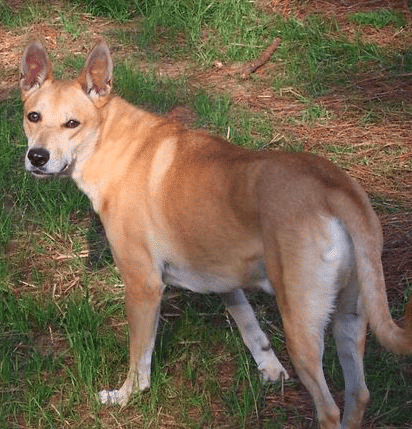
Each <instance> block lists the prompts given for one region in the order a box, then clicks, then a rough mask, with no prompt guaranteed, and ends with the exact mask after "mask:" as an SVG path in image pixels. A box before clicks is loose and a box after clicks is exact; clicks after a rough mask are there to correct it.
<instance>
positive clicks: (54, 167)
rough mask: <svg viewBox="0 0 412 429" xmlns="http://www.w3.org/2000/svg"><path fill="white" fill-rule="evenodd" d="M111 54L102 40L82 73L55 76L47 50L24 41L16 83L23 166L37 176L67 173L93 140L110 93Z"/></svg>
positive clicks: (86, 151) (92, 143) (88, 151)
mask: <svg viewBox="0 0 412 429" xmlns="http://www.w3.org/2000/svg"><path fill="white" fill-rule="evenodd" d="M112 69H113V65H112V60H111V57H110V52H109V48H108V46H107V44H106V43H105V42H104V41H100V42H99V43H98V44H97V45H96V46H95V47H94V48H93V50H92V51H91V52H90V54H89V56H88V58H87V60H86V64H85V67H84V69H83V71H82V72H81V74H80V76H79V77H78V78H77V79H74V80H55V79H53V75H52V65H51V62H50V60H49V57H48V55H47V52H46V50H45V49H44V47H43V46H42V45H41V43H39V42H37V41H33V42H31V43H29V44H28V46H27V47H26V49H25V51H24V55H23V59H22V62H21V76H20V88H21V94H22V99H23V103H24V130H25V133H26V136H27V139H28V150H27V153H26V160H25V165H26V169H27V170H28V171H30V172H31V173H32V174H33V175H35V176H38V177H46V176H56V175H71V174H72V172H73V171H74V169H75V166H76V163H78V162H79V161H81V160H82V159H84V158H85V157H87V155H88V154H90V152H91V151H93V149H94V146H95V144H96V142H97V139H98V135H99V125H100V122H101V119H100V113H99V109H100V108H101V107H102V106H103V105H104V104H106V102H107V101H108V99H109V95H110V91H111V86H112Z"/></svg>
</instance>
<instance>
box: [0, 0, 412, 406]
mask: <svg viewBox="0 0 412 429" xmlns="http://www.w3.org/2000/svg"><path fill="white" fill-rule="evenodd" d="M9 3H13V5H14V6H15V7H18V6H19V2H18V1H14V2H9ZM259 4H260V6H261V7H265V8H268V9H271V10H273V11H275V12H277V13H281V14H282V15H283V16H285V17H288V16H289V15H290V14H291V13H293V14H294V15H295V16H298V17H304V16H305V15H306V14H308V13H326V14H335V15H336V19H337V21H338V22H339V25H340V26H341V28H343V29H344V31H346V32H347V34H348V36H349V37H356V34H355V30H354V29H353V26H352V25H351V24H350V23H349V21H348V19H347V15H348V14H349V13H353V12H354V11H356V10H367V9H368V8H378V7H388V6H392V7H394V8H396V9H398V10H400V11H401V12H402V13H403V14H404V17H405V20H406V22H407V25H406V26H405V27H404V28H403V29H402V30H398V29H394V28H392V27H383V28H382V29H380V30H377V29H374V28H366V29H364V30H363V33H362V37H363V38H364V40H365V41H370V42H374V43H377V44H379V45H381V46H400V47H402V46H408V45H410V41H411V36H412V28H411V26H412V17H411V14H410V11H409V9H408V5H407V2H406V0H405V1H395V0H392V1H381V0H377V1H365V0H360V1H357V2H356V3H354V2H349V1H346V0H340V1H338V0H314V1H310V2H291V1H290V0H260V1H259ZM58 19H59V18H57V17H56V18H52V19H50V20H49V21H48V22H47V23H46V22H39V23H37V24H34V25H32V26H31V27H30V28H28V29H27V32H25V34H22V33H21V32H19V31H13V30H6V29H4V28H2V27H1V26H0V69H1V70H2V72H1V74H0V101H1V100H4V99H6V98H7V97H10V96H11V94H12V93H13V91H15V89H16V88H17V84H18V68H19V61H20V57H21V54H22V50H23V48H24V45H25V43H26V42H27V38H28V36H27V34H38V35H40V36H41V37H42V38H43V40H44V41H45V42H46V45H47V49H48V51H49V52H51V53H52V54H53V55H54V57H55V58H59V56H61V55H62V54H61V53H60V52H61V47H62V45H63V44H64V49H65V52H67V51H70V52H71V53H73V54H74V55H80V56H84V55H85V53H86V52H87V51H88V49H89V47H90V46H91V44H92V41H93V40H94V39H96V38H97V37H98V36H99V35H102V34H107V33H108V32H109V30H110V29H112V28H115V27H116V25H118V24H115V23H113V22H109V21H107V20H104V19H101V18H93V17H91V16H89V15H84V16H83V17H82V19H83V20H84V24H85V25H86V26H87V28H88V32H87V34H81V35H77V36H76V37H73V35H71V34H69V33H67V34H62V33H61V32H60V31H58V30H57V29H56V28H57V26H56V25H54V24H56V20H58ZM122 25H123V26H124V24H122ZM126 25H127V24H126ZM130 49H131V48H130V46H128V47H122V46H121V45H120V44H119V43H117V44H116V46H115V58H116V57H118V58H122V57H126V56H127V55H128V54H129V53H130ZM142 67H144V63H143V62H142ZM241 67H242V65H239V64H236V65H225V64H214V66H213V67H211V68H209V69H207V70H204V69H203V70H201V71H198V70H194V69H193V68H192V67H190V65H189V64H188V63H187V62H185V61H182V62H181V63H170V62H169V61H167V60H165V61H159V62H158V64H157V72H158V73H159V74H160V75H161V74H163V75H167V76H168V77H172V78H177V77H179V76H181V74H182V73H185V74H186V75H187V76H188V83H189V85H191V86H192V87H193V88H200V87H203V88H205V89H207V90H208V91H215V92H225V94H228V93H229V94H230V95H231V98H232V100H233V102H234V103H238V104H240V105H243V106H247V107H248V108H250V109H251V110H252V111H262V110H263V111H265V112H268V114H269V115H270V116H271V117H273V118H275V119H276V130H277V133H276V135H275V136H274V138H273V141H272V142H270V144H272V145H273V144H275V143H281V144H282V142H284V141H285V142H289V141H291V140H296V141H298V142H300V143H301V144H302V145H303V148H304V149H305V150H314V149H315V150H316V151H317V152H318V153H320V154H324V153H325V147H326V146H328V147H331V146H336V147H337V148H344V147H347V146H348V145H350V146H351V147H355V148H356V156H361V157H365V158H368V159H370V160H371V162H370V163H369V164H367V165H361V164H359V163H353V162H352V159H351V155H350V154H348V153H346V152H345V150H341V151H337V155H336V156H342V157H344V158H345V160H346V161H347V167H346V169H347V170H348V172H349V173H350V174H351V175H352V176H353V177H355V178H356V179H357V180H359V182H360V183H361V184H362V185H363V186H364V187H365V188H366V189H367V191H368V192H369V193H371V194H374V195H381V196H382V197H383V198H384V199H385V201H386V202H385V203H384V206H385V207H382V205H379V209H380V214H379V216H380V218H381V221H382V225H383V231H384V239H385V246H384V252H383V263H384V269H385V275H386V280H387V287H388V297H389V301H390V303H392V304H396V303H399V302H401V300H402V299H403V293H404V292H403V291H404V288H405V284H406V283H407V282H409V284H410V283H411V282H412V214H411V211H410V208H411V206H410V203H411V197H412V194H411V183H412V168H411V165H412V118H411V116H410V115H409V118H408V117H405V116H402V117H398V116H395V115H394V116H390V115H389V116H388V117H387V118H386V119H385V120H383V121H379V122H377V123H371V124H370V125H368V126H365V125H362V124H360V122H359V117H360V115H361V114H362V113H363V112H362V109H363V104H364V103H365V102H366V101H369V100H373V99H379V100H383V99H397V98H402V99H403V100H409V101H410V100H412V85H411V76H410V75H407V76H399V79H397V80H388V79H387V77H386V76H385V75H379V74H373V75H371V74H365V75H359V76H357V81H356V82H353V85H354V87H355V88H357V90H356V91H351V92H350V93H346V92H343V91H340V90H338V89H337V91H336V92H335V93H333V94H330V95H328V96H324V97H319V98H318V99H317V100H316V103H317V104H319V105H320V106H322V107H325V108H326V109H327V110H328V111H329V112H333V116H332V119H330V120H328V121H325V122H324V123H317V124H305V123H303V122H291V121H288V120H287V119H288V118H290V117H294V116H296V115H298V114H300V113H301V112H302V110H303V109H304V106H303V105H302V103H301V102H299V101H298V100H299V99H300V98H301V94H299V93H297V92H296V90H295V89H293V88H285V89H284V90H283V92H276V91H274V90H273V89H272V88H270V87H267V86H265V85H264V83H265V76H269V75H270V74H271V73H276V72H277V65H276V63H274V62H268V63H266V64H264V65H263V66H262V67H260V68H259V69H258V70H257V71H256V73H257V74H258V76H259V77H260V78H261V79H260V80H259V81H257V80H250V79H249V80H241V79H239V78H238V75H237V73H238V71H239V70H240V68H241ZM168 116H169V117H171V118H173V119H176V120H181V121H183V122H185V123H186V124H187V125H188V126H190V125H191V124H192V123H193V122H194V120H195V119H196V115H195V113H194V112H193V111H191V110H190V109H189V108H187V107H186V106H176V107H175V108H174V109H172V110H171V111H170V112H169V113H168ZM270 144H269V146H270ZM329 155H330V154H329ZM384 163H389V164H391V165H393V164H396V165H397V166H398V167H397V169H396V171H395V170H394V171H393V172H391V173H390V174H385V175H381V174H380V171H381V169H380V168H381V167H379V168H378V167H377V168H375V164H376V165H379V166H381V165H382V164H384ZM392 202H393V203H392ZM398 206H401V207H402V209H401V210H398V209H395V207H398ZM383 208H385V210H383ZM222 382H224V374H222ZM267 401H268V409H269V405H270V407H271V408H273V407H275V406H276V404H277V405H278V406H282V401H285V402H286V401H287V402H293V403H294V404H295V405H296V406H297V407H298V408H299V409H302V408H304V407H308V413H311V405H310V400H309V397H308V395H307V394H306V393H305V392H303V391H300V392H297V391H296V390H293V389H290V392H289V391H287V392H285V395H284V397H283V398H282V399H281V400H280V399H279V396H276V397H274V398H272V399H271V398H270V397H268V398H267ZM216 412H217V413H218V412H219V410H216Z"/></svg>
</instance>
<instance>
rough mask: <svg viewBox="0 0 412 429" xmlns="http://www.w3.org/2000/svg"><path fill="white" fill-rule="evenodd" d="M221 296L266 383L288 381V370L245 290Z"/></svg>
mask: <svg viewBox="0 0 412 429" xmlns="http://www.w3.org/2000/svg"><path fill="white" fill-rule="evenodd" d="M220 296H221V298H222V300H223V302H224V303H225V304H226V307H227V309H228V311H229V313H230V314H231V316H232V317H233V319H234V320H235V322H236V324H237V326H238V328H239V330H240V333H241V335H242V338H243V341H244V342H245V344H246V346H247V347H248V348H249V350H250V352H251V353H252V356H253V358H254V360H255V362H256V364H257V366H258V369H259V371H260V373H261V374H262V377H263V379H264V380H266V381H277V380H279V379H281V378H282V377H283V378H284V379H288V378H289V375H288V373H287V371H286V369H285V368H284V367H283V366H282V364H281V363H280V362H279V360H278V359H277V357H276V355H275V353H274V352H273V350H272V348H271V346H270V341H269V340H268V338H267V336H266V335H265V334H264V332H263V331H262V329H261V328H260V326H259V322H258V321H257V319H256V316H255V312H254V311H253V308H252V306H251V305H250V304H249V301H248V300H247V298H246V296H245V294H244V292H243V290H242V289H237V290H234V291H232V292H229V293H223V294H220Z"/></svg>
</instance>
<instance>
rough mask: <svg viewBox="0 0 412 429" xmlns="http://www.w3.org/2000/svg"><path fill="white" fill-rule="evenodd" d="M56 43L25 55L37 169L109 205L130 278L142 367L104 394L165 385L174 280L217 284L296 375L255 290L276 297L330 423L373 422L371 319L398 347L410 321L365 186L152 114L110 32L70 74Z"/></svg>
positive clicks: (107, 213) (250, 337)
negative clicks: (400, 306) (328, 353)
mask: <svg viewBox="0 0 412 429" xmlns="http://www.w3.org/2000/svg"><path fill="white" fill-rule="evenodd" d="M51 69H52V68H51V64H50V61H49V59H48V56H47V53H46V51H45V50H44V48H43V46H42V45H41V44H39V43H37V42H32V43H30V44H29V45H28V46H27V48H26V50H25V53H24V57H23V60H22V65H21V90H22V98H23V101H24V111H25V112H24V129H25V132H26V135H27V137H28V147H29V148H28V151H27V155H26V168H27V170H28V171H30V172H31V173H33V175H35V176H38V177H45V176H61V175H67V176H71V177H73V179H74V180H75V181H76V183H77V185H78V186H79V188H80V189H82V190H83V191H84V192H85V193H86V194H87V195H88V196H89V198H90V199H91V201H92V203H93V207H94V209H95V210H96V212H97V213H99V215H100V217H101V220H102V222H103V225H104V227H105V231H106V234H107V237H108V239H109V241H110V244H111V248H112V252H113V255H114V258H115V261H116V263H117V266H118V268H119V270H120V272H121V274H122V277H123V279H124V282H125V285H126V286H125V294H126V309H127V316H128V322H129V329H130V369H129V373H128V376H127V379H126V381H125V383H124V384H123V386H122V387H121V388H120V389H119V390H112V391H102V392H100V398H101V401H102V402H103V403H119V404H121V405H125V404H126V403H127V401H128V399H129V397H130V395H131V394H132V393H133V392H135V391H137V390H138V389H139V390H143V389H146V388H147V387H149V385H150V366H151V356H152V351H153V346H154V342H155V334H156V328H157V322H158V318H159V311H160V302H161V297H162V293H163V290H164V288H165V284H167V283H172V284H177V285H181V286H183V287H185V288H188V289H191V290H193V291H197V292H217V293H219V294H220V295H221V296H222V299H223V301H224V302H225V303H226V305H227V307H228V310H229V312H230V314H231V315H232V316H233V318H234V319H235V321H236V323H237V324H238V326H239V329H240V331H241V334H242V337H243V339H244V341H245V343H246V345H247V346H248V348H249V350H250V351H251V353H252V355H253V357H254V359H255V361H256V364H257V366H258V368H259V370H260V371H261V373H262V375H263V378H264V379H266V380H269V381H275V380H279V379H280V378H281V377H285V378H287V377H288V375H287V372H286V370H285V369H284V368H283V366H282V365H281V364H280V362H279V361H278V359H277V358H276V356H275V354H274V353H273V351H272V349H271V346H270V343H269V341H268V339H267V337H266V336H265V334H264V333H263V332H262V330H261V329H260V327H259V325H258V322H257V320H256V318H255V315H254V312H253V310H252V308H251V306H250V304H249V303H248V301H247V299H246V297H245V295H244V293H243V290H242V289H243V288H249V287H257V288H260V289H263V290H265V291H266V292H268V293H270V294H271V295H276V299H277V303H278V306H279V309H280V311H281V315H282V320H283V324H284V329H285V335H286V339H287V348H288V351H289V354H290V358H291V359H292V362H293V365H294V367H295V368H296V371H297V373H298V375H299V377H300V379H301V381H302V383H304V385H305V386H306V387H307V389H308V390H309V392H310V393H311V395H312V397H313V400H314V402H315V405H316V409H317V413H318V417H319V421H320V426H321V427H322V428H328V429H329V428H330V429H332V428H334V429H336V428H340V427H342V428H358V427H359V426H360V424H361V419H362V415H363V413H364V410H365V407H366V404H367V402H368V398H369V394H368V390H367V387H366V385H365V380H364V375H363V364H362V357H363V353H364V344H365V335H366V327H367V324H368V323H369V324H370V326H371V327H372V329H373V331H374V332H375V334H376V335H377V337H378V339H379V340H380V342H381V343H382V344H383V345H385V346H386V347H389V348H390V349H392V350H394V351H396V352H399V353H412V303H411V302H410V303H409V304H408V307H407V328H406V329H400V328H399V327H398V326H397V325H396V324H395V323H394V322H393V320H392V318H391V315H390V313H389V309H388V303H387V298H386V292H385V283H384V278H383V272H382V265H381V250H382V233H381V227H380V224H379V221H378V219H377V217H376V215H375V213H374V212H373V210H372V207H371V205H370V203H369V201H368V198H367V196H366V194H365V192H363V191H362V189H361V188H360V186H359V185H358V184H357V183H356V182H354V181H353V180H352V179H351V178H350V177H349V176H347V175H346V174H345V173H344V172H342V171H341V170H340V169H338V168H337V167H335V166H334V165H333V164H331V163H330V162H328V161H327V160H325V159H322V158H317V157H313V156H311V155H309V154H303V153H302V154H291V153H281V152H278V151H268V152H259V153H255V152H250V151H246V150H244V149H241V148H239V147H236V146H233V145H231V144H229V143H227V142H226V141H224V140H223V139H221V138H219V137H212V136H210V135H209V134H207V133H205V132H202V131H191V130H187V129H185V128H184V127H182V126H181V125H179V124H176V123H171V122H168V121H167V120H166V119H164V118H161V117H158V116H155V115H153V114H150V113H147V112H144V111H142V110H140V109H138V108H136V107H134V106H132V105H130V104H129V103H127V102H126V101H124V100H122V99H121V98H119V97H116V96H113V95H111V94H110V92H111V87H112V60H111V57H110V53H109V49H108V47H107V45H106V44H105V43H104V42H103V41H102V42H99V43H98V44H97V45H96V47H95V48H94V49H93V50H92V52H91V53H90V55H89V57H88V59H87V62H86V65H85V68H84V69H83V71H82V73H81V75H80V77H79V78H78V79H76V80H71V81H56V80H54V79H53V77H52V70H51ZM329 321H332V323H333V332H334V336H335V339H336V344H337V348H338V353H339V358H340V362H341V364H342V367H343V371H344V377H345V385H346V397H345V402H346V403H345V412H344V415H343V421H342V423H341V422H340V417H339V409H338V407H337V406H336V404H335V402H334V400H333V399H332V396H331V394H330V392H329V390H328V387H327V385H326V381H325V378H324V375H323V370H322V354H323V347H324V330H325V327H326V325H327V323H328V322H329Z"/></svg>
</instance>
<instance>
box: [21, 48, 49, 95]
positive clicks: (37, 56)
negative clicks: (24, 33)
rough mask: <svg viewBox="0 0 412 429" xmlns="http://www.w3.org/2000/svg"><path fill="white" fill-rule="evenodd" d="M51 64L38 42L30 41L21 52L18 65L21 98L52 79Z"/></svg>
mask: <svg viewBox="0 0 412 429" xmlns="http://www.w3.org/2000/svg"><path fill="white" fill-rule="evenodd" d="M52 78H53V77H52V64H51V62H50V60H49V57H48V55H47V52H46V50H45V49H44V47H43V45H42V44H41V43H40V42H37V41H33V42H30V43H29V44H28V45H27V47H26V49H25V51H24V54H23V58H22V61H21V66H20V88H21V91H22V96H23V99H24V98H26V97H27V96H28V95H29V94H30V93H32V92H33V91H35V90H37V89H38V88H40V87H41V86H42V85H43V83H44V82H45V81H46V80H48V79H52Z"/></svg>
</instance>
